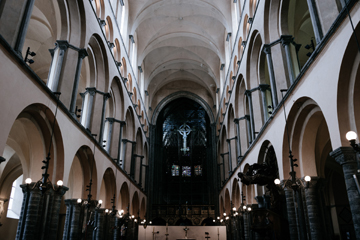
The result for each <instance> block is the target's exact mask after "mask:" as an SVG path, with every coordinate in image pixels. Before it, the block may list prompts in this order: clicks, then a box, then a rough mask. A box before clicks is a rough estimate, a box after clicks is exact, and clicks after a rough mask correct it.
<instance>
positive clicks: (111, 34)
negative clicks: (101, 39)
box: [105, 16, 114, 43]
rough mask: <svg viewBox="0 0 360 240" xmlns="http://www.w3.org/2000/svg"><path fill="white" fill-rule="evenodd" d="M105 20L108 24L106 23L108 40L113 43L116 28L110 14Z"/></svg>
mask: <svg viewBox="0 0 360 240" xmlns="http://www.w3.org/2000/svg"><path fill="white" fill-rule="evenodd" d="M105 21H106V25H105V36H106V40H107V41H108V42H110V43H113V42H114V29H113V24H112V21H111V18H110V16H107V17H106V20H105Z"/></svg>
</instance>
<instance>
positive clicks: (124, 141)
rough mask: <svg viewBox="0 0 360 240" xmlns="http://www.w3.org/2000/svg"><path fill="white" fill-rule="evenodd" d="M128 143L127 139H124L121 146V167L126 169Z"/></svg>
mask: <svg viewBox="0 0 360 240" xmlns="http://www.w3.org/2000/svg"><path fill="white" fill-rule="evenodd" d="M127 143H128V140H127V139H122V147H121V159H120V161H121V168H122V169H123V170H125V153H126V144H127Z"/></svg>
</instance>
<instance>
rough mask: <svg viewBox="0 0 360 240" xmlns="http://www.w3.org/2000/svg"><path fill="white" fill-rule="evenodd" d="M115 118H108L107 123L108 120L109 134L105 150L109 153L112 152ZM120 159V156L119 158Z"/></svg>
mask: <svg viewBox="0 0 360 240" xmlns="http://www.w3.org/2000/svg"><path fill="white" fill-rule="evenodd" d="M114 121H115V119H114V118H106V120H105V123H106V122H108V123H109V127H108V134H107V139H106V147H105V150H106V152H107V153H110V146H111V141H112V133H113V129H114ZM118 160H119V158H118Z"/></svg>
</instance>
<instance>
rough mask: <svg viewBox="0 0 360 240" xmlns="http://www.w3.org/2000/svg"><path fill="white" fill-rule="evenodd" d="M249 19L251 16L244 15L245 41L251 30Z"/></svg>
mask: <svg viewBox="0 0 360 240" xmlns="http://www.w3.org/2000/svg"><path fill="white" fill-rule="evenodd" d="M248 21H249V16H248V15H247V14H246V15H245V17H244V23H243V37H244V41H246V39H247V38H248V36H249V31H250V23H249V22H248Z"/></svg>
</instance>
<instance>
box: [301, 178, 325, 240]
mask: <svg viewBox="0 0 360 240" xmlns="http://www.w3.org/2000/svg"><path fill="white" fill-rule="evenodd" d="M318 181H319V178H318V177H311V181H310V182H309V183H306V182H305V181H304V180H303V182H305V185H306V186H305V201H306V206H307V215H308V219H309V227H310V236H311V238H310V239H311V240H317V239H319V240H321V239H323V237H324V236H325V234H326V233H324V232H323V231H322V227H323V226H322V224H321V218H320V216H321V214H320V211H321V209H320V206H319V201H318V199H319V195H318V192H319V189H318Z"/></svg>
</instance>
